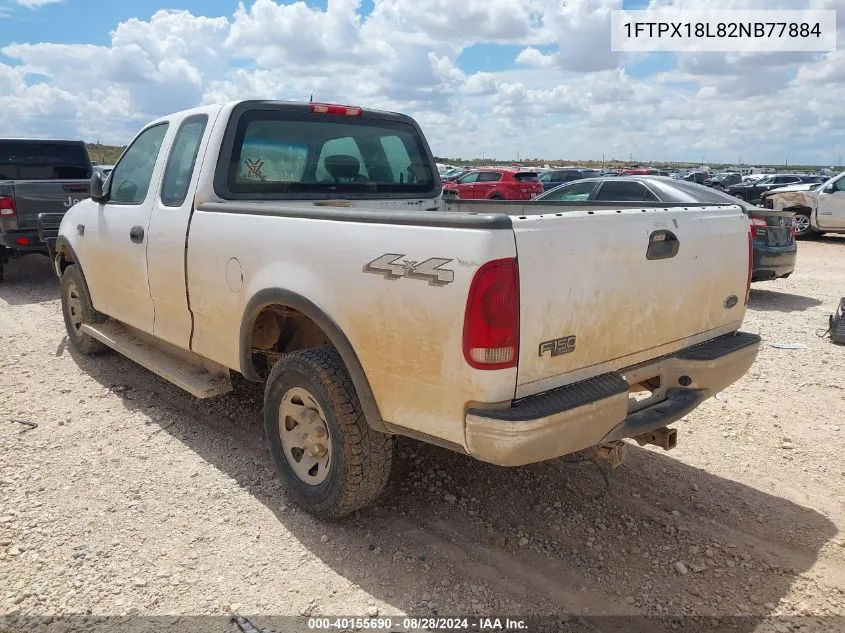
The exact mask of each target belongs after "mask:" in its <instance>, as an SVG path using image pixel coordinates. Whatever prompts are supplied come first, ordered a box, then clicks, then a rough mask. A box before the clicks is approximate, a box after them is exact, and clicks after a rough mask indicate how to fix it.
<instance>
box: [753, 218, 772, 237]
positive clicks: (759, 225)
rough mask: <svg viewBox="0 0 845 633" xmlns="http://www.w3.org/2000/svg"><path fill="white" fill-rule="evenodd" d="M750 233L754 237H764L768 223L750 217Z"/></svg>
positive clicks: (766, 233)
mask: <svg viewBox="0 0 845 633" xmlns="http://www.w3.org/2000/svg"><path fill="white" fill-rule="evenodd" d="M750 230H751V234H752V236H753V237H755V238H765V237H766V235H768V230H769V228H768V224H766V221H765V220H762V219H760V218H751V229H750Z"/></svg>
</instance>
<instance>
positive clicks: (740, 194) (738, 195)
mask: <svg viewBox="0 0 845 633" xmlns="http://www.w3.org/2000/svg"><path fill="white" fill-rule="evenodd" d="M734 198H736V199H737V200H743V201H744V200H745V194H744V193H735V194H734Z"/></svg>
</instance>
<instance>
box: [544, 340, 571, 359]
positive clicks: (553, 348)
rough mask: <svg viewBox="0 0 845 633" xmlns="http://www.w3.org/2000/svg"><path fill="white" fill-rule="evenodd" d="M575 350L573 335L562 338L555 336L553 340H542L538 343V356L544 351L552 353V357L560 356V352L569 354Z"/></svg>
mask: <svg viewBox="0 0 845 633" xmlns="http://www.w3.org/2000/svg"><path fill="white" fill-rule="evenodd" d="M574 351H575V337H574V336H564V337H563V338H556V339H554V340H553V341H543V342H542V343H540V356H543V355H544V354H545V353H546V352H551V353H552V358H554V357H555V356H560V355H561V354H569V353H570V352H574Z"/></svg>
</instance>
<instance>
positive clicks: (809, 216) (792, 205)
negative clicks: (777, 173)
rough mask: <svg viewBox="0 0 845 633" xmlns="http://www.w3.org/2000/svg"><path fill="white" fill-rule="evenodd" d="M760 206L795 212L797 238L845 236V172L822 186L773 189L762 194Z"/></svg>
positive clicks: (807, 185) (809, 185)
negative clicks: (828, 234) (827, 234)
mask: <svg viewBox="0 0 845 633" xmlns="http://www.w3.org/2000/svg"><path fill="white" fill-rule="evenodd" d="M761 205H762V206H764V207H766V208H767V209H774V210H775V211H792V212H793V213H795V226H796V229H797V231H796V236H797V237H813V236H818V235H823V234H824V233H845V172H842V173H841V174H839V175H837V176H834V177H833V178H831V179H830V180H828V181H827V182H824V183H822V184H815V183H812V184H805V185H793V186H791V187H781V188H779V189H772V190H771V191H767V192H766V193H764V194H763V195H762V202H761Z"/></svg>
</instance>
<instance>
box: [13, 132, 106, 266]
mask: <svg viewBox="0 0 845 633" xmlns="http://www.w3.org/2000/svg"><path fill="white" fill-rule="evenodd" d="M91 171H92V165H91V158H90V157H89V156H88V150H87V148H86V147H85V143H83V142H82V141H54V140H40V139H3V138H0V281H2V280H3V265H4V264H5V263H7V262H8V261H9V259H10V258H12V257H19V256H21V255H26V254H29V253H42V254H45V255H49V251H50V247H49V241H50V238H51V237H54V236H53V235H51V234H54V233H56V232H57V231H58V227H59V224H60V223H61V218H62V216H63V215H64V214H65V211H67V210H68V209H69V208H70V207H72V206H73V205H74V204H76V203H77V202H79V201H80V200H84V199H85V198H87V197H88V190H89V187H90V183H91ZM45 227H46V228H45ZM39 229H40V230H39Z"/></svg>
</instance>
